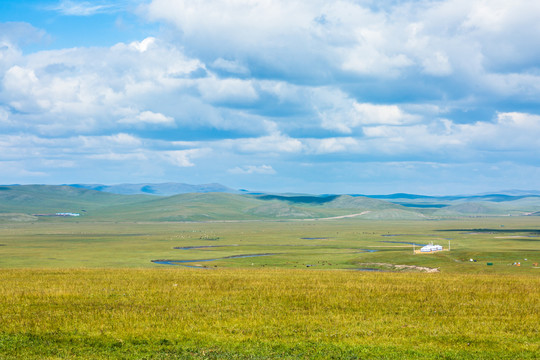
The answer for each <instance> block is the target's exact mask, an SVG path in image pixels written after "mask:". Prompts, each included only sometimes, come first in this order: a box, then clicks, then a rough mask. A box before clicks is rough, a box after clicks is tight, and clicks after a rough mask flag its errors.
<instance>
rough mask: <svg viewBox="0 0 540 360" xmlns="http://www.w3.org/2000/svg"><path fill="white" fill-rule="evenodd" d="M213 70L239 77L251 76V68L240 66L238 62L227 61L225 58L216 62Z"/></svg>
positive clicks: (213, 64)
mask: <svg viewBox="0 0 540 360" xmlns="http://www.w3.org/2000/svg"><path fill="white" fill-rule="evenodd" d="M212 68H214V69H219V70H224V71H226V72H229V73H233V74H239V75H248V74H249V68H247V67H246V66H245V65H242V64H240V63H239V62H238V61H233V60H226V59H223V58H218V59H216V60H214V62H213V63H212Z"/></svg>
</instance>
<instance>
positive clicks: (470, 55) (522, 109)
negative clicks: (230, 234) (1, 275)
mask: <svg viewBox="0 0 540 360" xmlns="http://www.w3.org/2000/svg"><path fill="white" fill-rule="evenodd" d="M160 182H182V183H189V184H203V183H213V182H216V183H221V184H223V185H226V186H229V187H232V188H236V189H240V188H241V189H248V190H253V191H255V190H260V191H272V192H296V193H318V194H327V193H332V194H345V193H351V194H389V193H396V192H408V193H418V194H428V195H448V194H472V193H482V192H492V191H498V190H506V189H522V190H538V189H540V2H539V1H537V0H513V1H508V0H437V1H430V0H336V1H323V0H228V1H219V0H122V1H110V0H98V1H80V0H59V1H56V0H55V1H43V0H34V1H30V0H1V1H0V183H1V184H15V183H16V184H72V183H87V184H91V183H100V184H120V183H160Z"/></svg>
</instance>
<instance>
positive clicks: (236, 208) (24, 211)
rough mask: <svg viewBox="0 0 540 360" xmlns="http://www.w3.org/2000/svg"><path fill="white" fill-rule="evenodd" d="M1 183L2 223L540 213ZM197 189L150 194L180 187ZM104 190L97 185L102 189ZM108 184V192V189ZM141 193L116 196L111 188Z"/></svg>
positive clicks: (531, 204)
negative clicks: (65, 217)
mask: <svg viewBox="0 0 540 360" xmlns="http://www.w3.org/2000/svg"><path fill="white" fill-rule="evenodd" d="M86 186H89V187H93V188H94V189H88V188H84V187H83V186H82V185H78V186H66V185H63V186H61V185H4V186H0V222H6V221H8V222H13V221H37V220H39V219H43V218H42V216H55V214H57V213H77V214H80V215H81V216H80V217H77V218H76V219H75V220H74V221H87V220H89V221H90V220H95V221H223V220H285V219H336V218H351V217H354V218H358V219H366V220H367V219H386V220H399V219H402V220H405V219H418V220H422V219H442V218H449V217H450V218H455V217H470V216H508V215H513V216H527V215H534V216H538V215H539V214H540V196H538V195H530V196H525V195H516V196H511V195H500V194H487V195H474V196H470V197H463V196H460V197H455V198H454V199H450V197H423V196H418V197H417V196H408V195H407V194H394V195H392V197H393V198H392V199H391V200H390V201H389V200H383V199H381V198H371V197H366V196H359V195H356V196H351V195H300V194H289V195H276V194H257V195H256V194H249V193H240V194H237V193H227V192H225V191H216V190H219V189H224V190H230V189H228V188H226V187H223V186H222V185H218V184H208V185H185V184H174V183H168V184H125V185H114V186H105V185H86ZM188 189H191V190H193V189H196V190H198V191H199V192H193V191H192V192H190V193H183V194H176V195H172V196H166V195H162V196H152V195H149V194H153V195H156V194H165V193H168V192H176V191H179V190H183V191H188ZM98 190H99V191H98ZM106 190H109V191H106ZM113 190H114V191H122V192H124V193H136V195H123V194H115V193H112V191H113Z"/></svg>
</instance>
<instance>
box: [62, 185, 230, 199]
mask: <svg viewBox="0 0 540 360" xmlns="http://www.w3.org/2000/svg"><path fill="white" fill-rule="evenodd" d="M69 186H72V187H76V188H82V189H90V190H96V191H103V192H108V193H113V194H122V195H137V194H147V195H159V196H170V195H177V194H187V193H210V192H221V193H239V191H238V190H234V189H231V188H229V187H226V186H224V185H221V184H201V185H190V184H183V183H172V182H169V183H161V184H151V183H143V184H119V185H101V184H70V185H69Z"/></svg>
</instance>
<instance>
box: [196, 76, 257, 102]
mask: <svg viewBox="0 0 540 360" xmlns="http://www.w3.org/2000/svg"><path fill="white" fill-rule="evenodd" d="M198 89H199V92H200V94H201V96H202V98H203V99H204V100H206V101H209V102H222V101H233V102H235V101H242V102H251V101H254V100H256V99H257V98H258V95H257V92H256V91H255V89H254V88H253V84H252V82H251V81H250V80H240V79H218V78H215V77H209V78H205V79H201V80H200V81H199V82H198Z"/></svg>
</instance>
